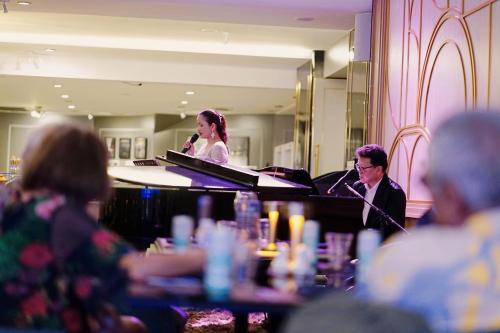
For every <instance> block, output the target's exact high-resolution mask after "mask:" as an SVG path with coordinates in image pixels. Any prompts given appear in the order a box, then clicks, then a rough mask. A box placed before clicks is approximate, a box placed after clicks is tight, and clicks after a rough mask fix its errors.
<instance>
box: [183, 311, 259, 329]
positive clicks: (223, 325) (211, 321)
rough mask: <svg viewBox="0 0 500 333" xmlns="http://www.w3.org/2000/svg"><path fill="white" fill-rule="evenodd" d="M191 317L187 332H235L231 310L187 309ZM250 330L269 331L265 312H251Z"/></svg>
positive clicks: (249, 319) (249, 318)
mask: <svg viewBox="0 0 500 333" xmlns="http://www.w3.org/2000/svg"><path fill="white" fill-rule="evenodd" d="M187 313H188V314H189V319H188V322H187V325H186V330H185V332H186V333H202V332H203V333H232V332H234V318H233V316H232V314H231V312H229V311H225V310H209V311H190V310H187ZM248 322H249V325H248V331H249V332H250V333H267V330H266V329H265V324H266V322H265V315H264V314H263V313H251V314H250V315H249V317H248Z"/></svg>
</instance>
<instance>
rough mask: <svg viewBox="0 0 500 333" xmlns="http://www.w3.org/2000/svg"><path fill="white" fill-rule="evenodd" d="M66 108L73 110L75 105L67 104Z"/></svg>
mask: <svg viewBox="0 0 500 333" xmlns="http://www.w3.org/2000/svg"><path fill="white" fill-rule="evenodd" d="M68 109H70V110H74V109H76V106H74V105H68Z"/></svg>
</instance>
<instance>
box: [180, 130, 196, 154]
mask: <svg viewBox="0 0 500 333" xmlns="http://www.w3.org/2000/svg"><path fill="white" fill-rule="evenodd" d="M199 137H200V136H199V135H198V133H194V134H193V135H191V139H189V143H191V144H193V143H195V142H196V140H198V138H199ZM188 150H189V148H182V150H181V153H183V154H185V153H186V152H187V151H188Z"/></svg>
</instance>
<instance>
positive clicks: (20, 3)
mask: <svg viewBox="0 0 500 333" xmlns="http://www.w3.org/2000/svg"><path fill="white" fill-rule="evenodd" d="M17 4H18V5H20V6H29V5H31V2H29V1H18V2H17Z"/></svg>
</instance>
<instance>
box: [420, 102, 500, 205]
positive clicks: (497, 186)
mask: <svg viewBox="0 0 500 333" xmlns="http://www.w3.org/2000/svg"><path fill="white" fill-rule="evenodd" d="M428 174H429V176H430V181H431V186H434V187H436V186H437V187H436V188H437V189H439V186H440V184H442V183H443V182H447V183H451V184H453V185H454V187H455V188H456V190H457V191H459V192H460V195H461V196H462V197H463V199H464V200H465V202H466V204H467V205H468V206H469V208H470V209H472V210H473V211H477V210H481V209H485V208H490V207H495V206H500V113H499V112H493V111H490V112H479V111H471V112H463V113H460V114H458V115H456V116H453V117H451V118H450V119H448V120H446V121H445V122H444V123H443V124H442V125H441V126H439V127H438V128H437V129H436V131H435V133H434V136H433V139H432V143H431V147H430V156H429V169H428Z"/></svg>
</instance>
